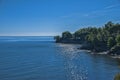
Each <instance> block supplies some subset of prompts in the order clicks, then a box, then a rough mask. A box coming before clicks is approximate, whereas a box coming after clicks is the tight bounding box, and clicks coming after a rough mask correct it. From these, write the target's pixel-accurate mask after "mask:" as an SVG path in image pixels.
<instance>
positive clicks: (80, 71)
mask: <svg viewBox="0 0 120 80" xmlns="http://www.w3.org/2000/svg"><path fill="white" fill-rule="evenodd" d="M80 46H81V45H80V44H61V43H55V40H54V39H53V37H52V36H1V37H0V80H113V79H114V76H115V75H116V74H117V73H119V72H120V60H119V59H115V58H111V57H110V56H107V55H100V54H91V53H90V52H87V51H85V50H79V49H77V48H79V47H80Z"/></svg>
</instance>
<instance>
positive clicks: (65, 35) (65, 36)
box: [62, 31, 72, 39]
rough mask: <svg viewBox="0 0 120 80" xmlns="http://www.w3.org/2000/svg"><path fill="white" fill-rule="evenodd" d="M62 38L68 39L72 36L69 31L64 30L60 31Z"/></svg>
mask: <svg viewBox="0 0 120 80" xmlns="http://www.w3.org/2000/svg"><path fill="white" fill-rule="evenodd" d="M62 38H63V39H70V38H72V34H71V33H70V32H69V31H65V32H63V33H62Z"/></svg>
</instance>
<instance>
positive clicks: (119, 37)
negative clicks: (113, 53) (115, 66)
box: [116, 34, 120, 45]
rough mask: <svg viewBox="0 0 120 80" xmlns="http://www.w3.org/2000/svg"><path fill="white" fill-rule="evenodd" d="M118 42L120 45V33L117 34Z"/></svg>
mask: <svg viewBox="0 0 120 80" xmlns="http://www.w3.org/2000/svg"><path fill="white" fill-rule="evenodd" d="M116 42H117V44H118V45H120V34H118V35H117V37H116Z"/></svg>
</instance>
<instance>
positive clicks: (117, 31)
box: [54, 21, 120, 54]
mask: <svg viewBox="0 0 120 80" xmlns="http://www.w3.org/2000/svg"><path fill="white" fill-rule="evenodd" d="M54 38H55V40H56V42H58V43H81V44H84V45H83V46H82V47H81V48H83V49H89V50H91V51H94V52H102V51H109V52H108V53H109V54H120V24H119V23H112V22H111V21H109V22H108V23H106V24H105V25H104V26H103V27H87V28H82V29H79V30H77V31H76V32H74V33H73V34H72V33H70V32H69V31H65V32H63V33H62V36H55V37H54Z"/></svg>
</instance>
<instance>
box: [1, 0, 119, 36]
mask: <svg viewBox="0 0 120 80" xmlns="http://www.w3.org/2000/svg"><path fill="white" fill-rule="evenodd" d="M108 21H113V22H118V23H120V0H0V36H51V35H57V34H60V33H61V32H63V31H66V30H68V31H71V32H74V31H76V30H78V29H80V28H83V27H88V26H102V25H103V24H105V23H106V22H108Z"/></svg>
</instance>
